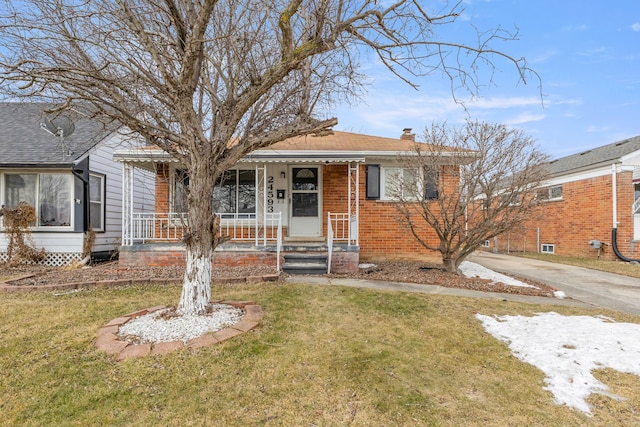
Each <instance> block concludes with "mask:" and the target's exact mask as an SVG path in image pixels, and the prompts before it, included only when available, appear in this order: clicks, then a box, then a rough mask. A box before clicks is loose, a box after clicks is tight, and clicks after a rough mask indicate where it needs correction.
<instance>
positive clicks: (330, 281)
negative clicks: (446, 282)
mask: <svg viewBox="0 0 640 427" xmlns="http://www.w3.org/2000/svg"><path fill="white" fill-rule="evenodd" d="M285 281H286V282H289V283H307V284H312V285H337V286H348V287H352V288H365V289H372V290H384V291H401V292H416V293H422V294H430V295H451V296H460V297H468V298H484V299H493V300H500V301H512V302H522V303H528V304H549V305H562V306H573V307H586V308H589V307H591V306H590V305H589V304H585V303H583V302H580V301H576V300H571V299H558V298H547V297H532V296H526V295H517V294H506V293H498V292H480V291H472V290H468V289H459V288H446V287H443V286H435V285H424V284H417V283H401V282H385V281H381V280H361V279H334V278H329V277H326V276H289V277H287V278H286V279H285Z"/></svg>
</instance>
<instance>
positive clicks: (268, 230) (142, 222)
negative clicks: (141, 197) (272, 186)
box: [123, 212, 282, 249]
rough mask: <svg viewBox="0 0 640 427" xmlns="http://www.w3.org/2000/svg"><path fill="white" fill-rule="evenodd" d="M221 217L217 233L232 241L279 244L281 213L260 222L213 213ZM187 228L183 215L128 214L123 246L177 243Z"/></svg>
mask: <svg viewBox="0 0 640 427" xmlns="http://www.w3.org/2000/svg"><path fill="white" fill-rule="evenodd" d="M216 215H217V216H218V217H219V218H220V234H221V235H223V236H228V237H229V238H230V239H232V240H237V241H244V242H249V241H253V242H254V243H255V245H256V246H260V245H262V246H266V245H267V242H275V243H276V244H277V245H278V249H279V247H280V246H281V244H282V219H281V214H280V212H276V213H267V214H265V215H264V217H261V218H260V220H262V221H259V220H258V216H257V215H256V214H253V213H251V214H244V213H233V214H228V213H216ZM187 227H188V218H187V214H185V213H168V214H163V213H157V212H153V213H142V212H134V213H132V214H131V224H130V230H129V233H128V236H126V238H125V239H124V242H123V243H124V244H125V245H128V246H131V245H133V244H134V243H145V242H149V241H156V242H166V241H179V240H180V239H181V238H182V235H183V231H184V230H185V229H186V228H187Z"/></svg>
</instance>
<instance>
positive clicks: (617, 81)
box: [333, 0, 640, 157]
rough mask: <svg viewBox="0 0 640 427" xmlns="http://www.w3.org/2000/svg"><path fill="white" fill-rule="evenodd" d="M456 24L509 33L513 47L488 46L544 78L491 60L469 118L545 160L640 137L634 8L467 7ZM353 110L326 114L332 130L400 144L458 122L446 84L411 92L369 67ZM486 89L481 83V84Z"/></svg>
mask: <svg viewBox="0 0 640 427" xmlns="http://www.w3.org/2000/svg"><path fill="white" fill-rule="evenodd" d="M463 7H464V8H465V11H464V13H463V15H462V16H461V18H460V19H462V20H464V21H469V20H470V21H471V22H472V23H473V24H474V25H476V26H477V27H479V28H481V29H488V28H491V27H495V26H498V25H499V26H501V27H503V28H506V29H512V28H514V27H517V28H518V29H519V40H517V41H513V42H509V43H507V44H496V45H495V47H497V48H499V49H501V50H504V51H505V52H507V53H509V54H512V55H514V56H516V57H521V56H524V57H525V58H526V59H527V61H528V63H529V66H530V67H531V68H533V69H534V70H535V71H536V72H538V73H539V75H540V77H541V79H542V94H543V96H542V98H541V97H540V88H539V87H538V82H537V81H534V80H532V81H530V82H529V83H528V84H527V85H523V84H522V83H519V82H518V79H517V75H516V73H515V69H513V68H512V67H511V66H509V65H508V64H507V63H506V62H501V61H498V62H497V66H498V71H497V74H496V75H495V77H494V79H493V80H494V84H493V85H490V86H488V87H484V88H482V89H481V91H480V98H479V99H478V100H477V101H475V102H470V103H467V104H466V105H467V109H468V112H469V114H470V117H471V118H473V119H479V120H483V121H488V122H495V123H503V124H506V125H509V126H511V127H519V128H522V129H524V131H525V132H526V133H527V134H528V135H529V136H531V137H532V138H534V139H535V140H536V142H537V144H538V145H539V146H540V148H541V149H542V150H543V151H545V152H547V153H549V154H550V155H551V156H553V157H562V156H565V155H569V154H573V153H577V152H580V151H583V150H586V149H588V148H593V147H597V146H601V145H605V144H608V143H611V142H615V141H619V140H622V139H625V138H629V137H633V136H637V135H640V1H638V0H609V1H601V0H588V1H584V0H583V1H577V0H555V1H550V0H535V1H527V0H468V1H465V2H464V3H463ZM364 71H365V72H366V73H367V74H368V75H369V76H370V78H371V80H370V86H369V87H368V88H367V93H366V94H365V96H364V98H363V99H362V101H361V102H360V104H357V105H351V106H347V105H340V106H337V108H336V109H335V110H334V112H333V113H334V114H335V115H336V116H337V117H338V120H339V124H338V126H337V127H336V129H337V130H345V131H350V132H359V133H366V134H372V135H378V136H387V137H393V138H395V137H399V136H400V134H401V132H402V129H403V128H405V127H410V128H413V131H414V132H415V133H417V134H418V136H419V135H420V133H421V132H422V130H423V129H424V127H425V126H426V125H428V124H430V123H431V122H432V121H444V120H446V121H448V122H449V123H459V122H462V121H463V120H464V119H465V117H466V114H467V113H466V112H465V110H464V109H463V108H462V107H461V106H459V105H456V104H455V103H454V102H453V100H452V97H451V92H450V90H449V86H448V83H447V82H445V81H444V80H443V79H442V78H441V77H440V76H439V75H433V76H431V77H427V78H423V79H420V80H418V81H417V83H418V84H419V85H420V88H419V90H418V91H416V90H414V89H412V88H411V87H409V86H407V85H406V84H403V83H402V82H401V81H399V80H398V79H397V78H395V77H394V76H392V75H391V74H390V73H388V72H385V71H384V70H382V69H381V68H380V67H379V66H378V65H376V64H375V62H373V61H372V62H370V63H368V64H366V65H365V70H364ZM485 83H486V82H485Z"/></svg>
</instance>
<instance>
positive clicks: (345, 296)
mask: <svg viewBox="0 0 640 427" xmlns="http://www.w3.org/2000/svg"><path fill="white" fill-rule="evenodd" d="M179 292H180V289H179V287H177V286H146V287H143V286H140V287H129V288H121V289H102V290H89V291H80V292H76V293H62V294H55V293H44V292H33V293H28V294H0V413H1V414H2V418H1V421H0V425H12V426H13V425H27V426H42V425H47V426H51V425H83V426H84V425H117V426H121V425H127V426H137V425H139V426H149V425H162V426H189V425H197V426H201V425H211V426H222V425H229V426H235V425H238V426H251V425H267V426H270V425H273V426H312V425H315V426H343V425H351V426H383V425H384V426H393V425H403V426H405V425H408V426H411V425H429V426H439V425H442V426H460V425H472V426H473V425H478V426H480V425H482V426H508V425H522V426H524V425H563V426H584V425H588V426H615V425H619V426H622V425H633V424H634V423H635V422H637V416H638V415H637V414H638V413H639V412H640V379H638V378H637V377H635V376H631V375H624V374H620V373H618V372H615V371H602V372H599V373H598V374H597V376H598V377H599V378H601V379H602V380H603V381H605V382H606V383H607V385H608V386H609V388H610V391H611V393H613V394H618V395H623V396H625V397H627V398H628V399H629V400H626V401H616V400H614V399H611V398H608V397H605V396H596V397H592V398H590V400H589V402H590V404H591V405H592V406H593V408H594V409H593V413H594V416H593V417H592V418H589V417H587V416H585V415H584V414H582V413H580V412H578V411H575V410H571V409H569V408H567V407H564V406H558V405H556V404H554V403H553V397H552V395H551V393H549V392H548V391H545V390H543V387H544V383H543V378H544V376H543V374H542V372H540V371H538V370H537V369H536V368H534V367H533V366H530V365H528V364H525V363H522V362H520V361H518V360H517V359H516V358H515V357H513V356H512V355H511V353H510V351H509V350H508V348H507V347H506V346H505V345H504V344H503V343H501V342H499V341H498V340H496V339H495V338H493V337H492V336H490V335H489V334H488V333H486V332H485V331H484V329H483V327H482V325H481V323H480V322H479V321H478V320H477V319H476V318H475V317H474V316H475V314H476V313H481V314H486V315H494V314H500V315H504V314H522V315H532V314H534V313H536V312H541V311H552V310H553V311H556V312H559V313H562V314H596V313H603V311H602V310H600V311H597V312H596V311H585V310H582V309H577V308H568V307H557V306H554V307H552V308H550V307H545V306H534V305H523V304H517V303H512V302H509V303H507V302H499V301H490V300H476V299H467V298H458V297H445V296H427V295H416V294H403V293H386V292H374V291H369V290H362V289H351V288H341V287H331V286H309V285H295V284H277V283H270V284H260V285H242V286H234V287H214V290H213V293H214V295H215V297H217V298H218V297H219V298H228V299H236V300H247V299H249V300H253V301H255V302H256V303H258V304H260V305H262V306H263V308H264V310H265V317H264V320H263V321H262V323H261V325H260V326H259V327H258V328H257V329H256V330H254V331H252V332H249V333H246V334H243V335H241V336H239V337H236V338H234V339H231V340H229V341H225V342H224V343H222V344H220V345H216V346H212V347H206V348H201V349H198V350H190V349H186V350H182V351H179V352H176V353H171V354H168V355H165V356H157V357H147V358H142V359H133V360H127V361H124V362H115V361H114V359H113V358H112V357H110V356H108V355H106V354H103V353H100V352H98V351H96V350H95V349H94V348H93V344H92V341H93V339H94V337H95V333H96V331H97V330H98V328H100V327H101V326H103V325H104V324H105V323H107V322H108V321H110V320H111V319H113V318H115V317H118V316H119V315H122V314H125V313H129V312H132V311H134V310H137V309H141V308H146V307H151V306H155V305H165V304H172V303H175V302H176V301H177V300H178V297H179ZM605 314H607V315H608V316H611V317H613V318H614V319H615V320H617V321H626V322H634V321H635V322H638V321H639V320H638V318H636V317H633V316H626V315H622V314H616V313H613V312H605Z"/></svg>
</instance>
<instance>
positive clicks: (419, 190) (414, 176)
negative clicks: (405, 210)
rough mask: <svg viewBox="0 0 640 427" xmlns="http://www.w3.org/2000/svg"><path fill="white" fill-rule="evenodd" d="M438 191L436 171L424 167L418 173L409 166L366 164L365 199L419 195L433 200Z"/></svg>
mask: <svg viewBox="0 0 640 427" xmlns="http://www.w3.org/2000/svg"><path fill="white" fill-rule="evenodd" d="M438 191H439V190H438V173H437V171H435V172H430V171H428V170H427V168H425V169H424V170H423V171H422V173H420V174H418V173H417V170H415V169H410V168H402V167H396V166H382V167H381V166H379V165H367V178H366V196H367V199H373V200H377V199H382V200H398V199H400V198H402V199H415V198H416V195H420V197H422V198H424V199H425V200H434V199H437V198H438V194H439V193H438Z"/></svg>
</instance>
